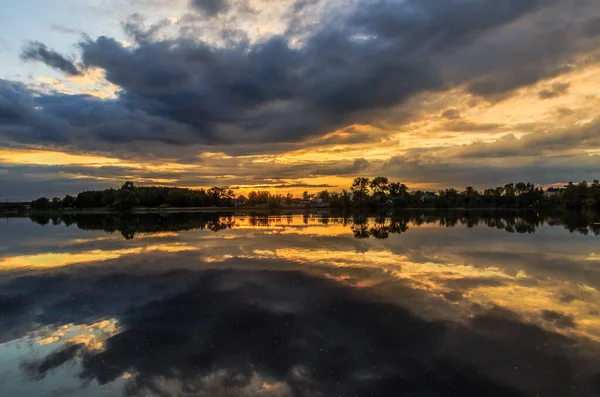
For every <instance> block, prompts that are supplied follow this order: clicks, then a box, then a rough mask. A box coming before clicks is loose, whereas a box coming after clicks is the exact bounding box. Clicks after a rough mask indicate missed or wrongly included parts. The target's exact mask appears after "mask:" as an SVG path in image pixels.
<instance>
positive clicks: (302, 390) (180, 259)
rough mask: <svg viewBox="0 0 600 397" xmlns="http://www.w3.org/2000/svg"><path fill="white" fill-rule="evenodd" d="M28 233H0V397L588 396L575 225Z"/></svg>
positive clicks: (265, 221) (229, 220)
mask: <svg viewBox="0 0 600 397" xmlns="http://www.w3.org/2000/svg"><path fill="white" fill-rule="evenodd" d="M33 220H34V221H35V222H36V223H33V222H31V221H30V220H29V219H24V218H13V219H9V220H8V223H4V224H2V225H1V226H0V238H1V239H2V241H8V242H9V244H5V245H3V246H2V247H0V390H2V393H0V394H2V395H25V396H29V395H31V396H51V395H62V396H77V397H79V396H115V395H116V396H119V395H126V396H148V395H156V396H204V395H206V396H209V395H210V396H257V395H261V396H262V395H265V396H338V395H343V396H368V395H382V396H396V395H412V396H449V395H457V396H536V395H539V396H595V395H600V358H599V356H598V354H597V353H598V348H599V347H600V293H599V292H598V291H599V289H600V272H599V271H600V269H599V268H598V264H599V263H600V262H599V259H600V252H599V251H598V246H599V245H598V242H599V241H598V237H597V235H598V233H597V232H598V229H595V227H596V226H595V225H593V223H594V218H590V217H589V216H579V215H578V216H568V215H565V214H554V215H538V214H519V213H507V214H500V215H499V214H486V213H476V214H466V213H446V214H435V213H426V212H423V213H405V214H392V215H391V216H387V215H383V216H377V217H367V216H358V215H357V216H354V217H352V216H350V217H344V216H331V215H330V216H327V214H319V215H310V214H301V215H277V216H266V215H258V214H257V215H244V214H200V213H196V214H170V215H168V216H159V215H156V214H155V215H126V216H82V215H77V216H69V217H62V218H60V217H59V218H55V219H52V218H51V219H50V220H49V221H48V222H47V223H46V218H44V219H37V218H36V219H33ZM37 223H40V224H43V223H45V224H46V226H45V227H40V225H39V224H37ZM68 226H71V227H68ZM73 226H77V227H73ZM570 231H571V233H570ZM506 232H509V233H506ZM573 232H574V233H573ZM123 237H125V238H123Z"/></svg>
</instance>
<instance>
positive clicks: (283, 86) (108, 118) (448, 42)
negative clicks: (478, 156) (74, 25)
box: [23, 0, 583, 144]
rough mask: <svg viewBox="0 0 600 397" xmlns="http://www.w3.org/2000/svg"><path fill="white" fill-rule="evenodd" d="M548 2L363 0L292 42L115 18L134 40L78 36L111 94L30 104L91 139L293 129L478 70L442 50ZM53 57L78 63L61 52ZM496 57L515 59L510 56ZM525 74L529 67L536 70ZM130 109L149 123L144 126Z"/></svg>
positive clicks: (227, 136) (270, 133)
mask: <svg viewBox="0 0 600 397" xmlns="http://www.w3.org/2000/svg"><path fill="white" fill-rule="evenodd" d="M554 3H555V2H552V3H546V2H541V1H536V0H526V1H514V0H505V1H501V2H498V1H491V0H481V1H471V2H463V1H450V2H448V1H443V2H441V1H437V0H435V1H434V0H428V1H426V2H422V1H407V2H393V1H385V2H376V3H371V2H365V3H361V4H359V5H358V6H357V7H356V9H355V10H354V11H353V12H352V13H350V14H349V16H348V17H345V18H342V19H341V20H340V21H338V22H337V23H334V24H331V25H326V26H323V27H322V28H321V29H319V30H317V31H315V32H314V33H312V34H311V35H310V36H309V37H307V38H306V40H305V41H304V43H303V44H302V45H301V46H299V47H298V46H292V45H291V44H290V42H289V40H288V39H287V38H286V37H272V38H270V39H268V40H266V41H264V42H259V43H255V44H247V43H244V42H240V43H239V44H238V45H237V46H234V47H230V48H221V47H215V46H213V45H210V44H208V43H207V42H204V41H199V40H191V39H188V38H185V37H181V38H165V39H163V40H156V39H153V37H154V35H153V33H152V32H153V31H154V30H156V29H159V28H160V27H161V26H163V24H162V23H158V24H157V25H154V26H151V27H149V28H147V30H146V31H145V32H141V31H140V27H139V24H134V25H131V24H126V25H125V26H126V30H128V31H129V32H130V33H132V34H133V36H134V37H135V38H136V39H137V41H138V42H137V44H136V45H135V46H134V47H126V46H124V45H123V44H122V43H120V42H118V41H117V40H115V39H113V38H109V37H99V38H97V39H90V40H87V41H84V42H83V43H81V51H82V60H83V64H84V65H85V66H86V67H88V68H89V67H97V68H101V69H103V70H104V71H105V72H106V78H107V79H108V80H109V81H110V82H111V83H114V84H116V85H117V86H119V87H121V89H122V91H121V93H120V95H119V99H118V100H116V101H114V102H112V103H108V106H106V103H104V102H102V101H98V100H95V99H92V98H82V97H73V98H61V97H57V98H49V97H46V98H44V103H40V107H41V109H40V112H41V113H43V114H48V115H52V116H58V117H60V119H61V120H63V121H64V122H65V124H66V125H69V126H71V125H73V124H75V123H76V124H77V126H78V127H81V128H84V129H85V128H87V132H88V133H89V134H91V135H92V136H93V137H95V139H100V140H107V141H111V142H112V141H117V142H118V141H138V140H144V139H149V140H158V141H160V142H163V143H180V142H181V139H178V138H177V135H178V134H177V133H175V134H173V133H172V132H171V128H173V127H175V126H178V127H176V128H175V129H176V130H182V129H185V130H187V132H189V133H190V134H189V135H187V134H186V137H185V139H186V142H190V141H194V140H196V141H198V142H207V143H212V144H216V143H228V144H232V143H243V142H286V141H298V140H302V139H304V138H305V137H307V136H311V135H319V134H323V133H325V132H327V131H330V130H332V129H334V128H338V127H341V126H343V125H345V124H349V123H351V122H352V121H353V120H359V119H360V120H363V121H368V120H369V115H368V112H369V111H371V110H375V109H380V108H388V107H391V106H395V105H398V104H400V103H402V102H403V101H405V100H406V99H407V98H409V97H410V96H412V95H414V94H416V93H419V92H421V91H423V90H439V89H443V88H444V87H446V86H447V85H449V84H450V85H453V84H461V83H463V82H465V81H468V80H471V79H473V76H474V75H476V74H477V73H478V71H477V70H473V67H471V66H469V65H456V61H455V60H454V55H453V54H456V53H457V52H460V50H464V51H471V50H469V48H471V47H472V46H475V47H477V43H479V42H480V41H481V40H482V39H481V37H496V36H495V35H496V33H494V32H495V31H497V30H498V29H501V28H502V27H503V26H504V25H506V24H509V23H513V22H515V21H518V20H520V19H521V18H525V17H526V16H527V17H528V18H529V19H531V20H532V21H533V22H535V21H536V17H535V15H534V14H533V13H535V12H537V11H538V10H541V9H545V8H551V7H553V4H554ZM194 4H195V5H196V6H199V7H202V8H203V9H205V10H207V11H208V12H211V13H215V12H218V11H219V10H221V9H223V8H224V7H226V5H225V3H223V2H194ZM543 15H545V14H543ZM138 19H139V18H138ZM134 22H135V19H134ZM138 22H139V20H138ZM540 22H541V21H540ZM533 26H537V25H536V24H535V23H534V24H533ZM440 32H443V34H440ZM490 35H491V36H490ZM579 40H583V39H579ZM34 49H36V50H37V52H34V51H33V50H34ZM36 54H38V55H36ZM40 54H45V55H43V56H44V58H43V59H44V60H46V61H48V59H51V60H55V61H56V60H57V59H58V58H57V56H56V55H57V54H54V53H48V52H47V51H45V47H43V46H42V45H38V44H36V46H34V47H32V48H29V49H27V50H26V51H25V52H24V55H23V56H24V57H26V58H28V59H29V58H35V57H37V58H42V55H40ZM47 55H52V56H51V57H49V56H47ZM37 58H36V59H37ZM60 59H61V60H63V61H64V58H62V57H61V58H60ZM57 65H58V66H57ZM550 65H551V66H552V65H556V63H554V62H551V63H550ZM54 66H55V67H60V68H61V70H64V71H67V72H69V73H71V74H76V73H78V70H77V68H76V67H75V66H74V65H73V64H72V63H65V62H61V63H58V62H55V64H54ZM458 66H460V68H461V69H462V70H463V71H464V72H467V73H466V74H464V73H460V74H464V75H465V77H461V76H460V74H458V75H455V77H457V78H458V79H457V78H454V77H453V78H451V79H448V78H447V77H446V75H447V76H452V75H453V74H447V73H445V70H446V69H447V68H448V67H449V68H450V69H451V70H452V69H455V68H456V67H458ZM557 67H558V66H557ZM505 69H510V70H511V71H518V70H519V67H517V65H514V67H508V66H506V67H505V68H503V70H505ZM488 70H489V69H488ZM492 72H494V69H492ZM514 73H515V72H511V74H514ZM517 73H518V72H517ZM536 73H537V72H536ZM537 74H538V76H539V78H541V77H543V76H544V74H545V73H544V71H539V73H537ZM501 77H502V76H498V75H496V76H494V79H493V80H494V82H496V83H498V84H500V83H501V81H502V79H501ZM496 83H495V84H496ZM528 83H529V82H528V81H525V80H523V83H522V84H528ZM474 84H476V86H477V87H480V88H478V89H476V90H475V91H474V92H480V93H482V94H483V91H484V90H483V89H482V88H481V87H483V85H485V84H486V83H482V82H481V81H479V80H478V82H477V83H474ZM505 87H506V88H505V89H502V90H510V89H514V88H517V86H515V85H514V84H513V83H506V84H505ZM500 90H501V89H500V88H494V89H493V91H494V92H495V93H497V92H501V91H500ZM62 101H68V102H69V103H68V105H65V104H60V105H55V106H61V112H60V114H57V112H56V110H55V109H54V108H53V107H52V106H51V105H52V104H53V103H56V102H62ZM94 101H97V102H98V104H97V105H96V104H94V103H93V102H94ZM99 107H107V108H108V109H112V111H104V110H102V111H100V110H97V108H99ZM90 108H91V110H92V111H91V113H90ZM115 113H116V114H118V115H119V117H117V119H118V122H116V123H115V122H114V117H113V114H115ZM307 114H310V117H305V115H307ZM140 118H143V119H144V120H147V122H148V123H149V124H148V125H147V126H146V127H144V126H143V125H144V123H145V121H142V122H140ZM115 124H116V125H115ZM166 126H169V127H170V128H165V127H166ZM173 135H175V137H174V136H173Z"/></svg>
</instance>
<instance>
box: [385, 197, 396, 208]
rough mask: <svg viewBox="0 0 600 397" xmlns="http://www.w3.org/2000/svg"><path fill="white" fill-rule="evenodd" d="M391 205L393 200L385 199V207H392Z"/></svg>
mask: <svg viewBox="0 0 600 397" xmlns="http://www.w3.org/2000/svg"><path fill="white" fill-rule="evenodd" d="M393 205H394V202H393V201H392V199H387V200H385V206H386V207H392V206H393Z"/></svg>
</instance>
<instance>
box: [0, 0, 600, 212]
mask: <svg viewBox="0 0 600 397" xmlns="http://www.w3.org/2000/svg"><path fill="white" fill-rule="evenodd" d="M1 7H2V11H1V12H0V60H1V62H0V199H2V200H30V199H33V198H35V197H39V196H42V195H44V196H50V197H51V196H61V195H64V194H67V193H70V194H73V193H77V192H79V191H82V190H87V189H103V188H107V187H110V186H112V187H118V186H120V185H121V184H122V183H123V182H125V181H127V180H131V181H133V182H134V183H136V184H138V185H173V186H182V187H193V188H198V187H211V186H219V187H225V188H233V189H235V190H236V191H238V192H244V191H247V190H254V189H260V190H271V191H273V192H278V193H284V194H285V193H288V192H291V193H294V194H300V193H301V192H302V191H305V190H306V191H309V192H315V191H320V190H324V189H329V190H341V189H343V188H347V187H348V186H349V185H350V183H351V181H352V179H353V178H354V177H356V176H367V177H374V176H377V175H384V176H388V177H389V178H390V179H391V180H395V181H400V182H403V183H405V184H407V185H408V186H409V187H411V188H413V189H417V188H419V189H428V190H436V189H440V188H446V187H456V188H464V187H465V186H467V185H471V186H474V187H476V188H479V189H483V188H486V187H495V186H499V185H503V184H505V183H509V182H518V181H527V182H534V183H536V184H539V185H543V186H550V185H560V184H564V183H567V182H570V181H575V182H577V181H582V180H587V181H591V180H594V179H598V178H600V119H599V118H598V109H600V107H599V105H600V45H599V44H600V6H598V3H597V0H344V1H340V0H278V1H271V0H174V1H173V0H171V1H167V0H79V1H75V0H60V1H54V2H48V1H42V0H19V1H16V0H7V1H4V2H3V4H2V6H1Z"/></svg>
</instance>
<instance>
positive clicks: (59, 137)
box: [0, 79, 69, 144]
mask: <svg viewBox="0 0 600 397" xmlns="http://www.w3.org/2000/svg"><path fill="white" fill-rule="evenodd" d="M2 136H4V137H6V138H9V139H10V140H12V141H14V142H20V143H27V144H54V143H65V142H66V141H67V140H68V136H69V123H68V121H66V120H64V119H62V118H60V117H57V116H54V115H52V114H50V113H47V112H44V111H40V110H39V109H38V108H36V98H34V96H33V93H32V92H31V91H30V90H29V89H28V88H27V87H26V86H25V85H24V84H21V83H17V82H13V81H8V80H2V79H0V137H2Z"/></svg>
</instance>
